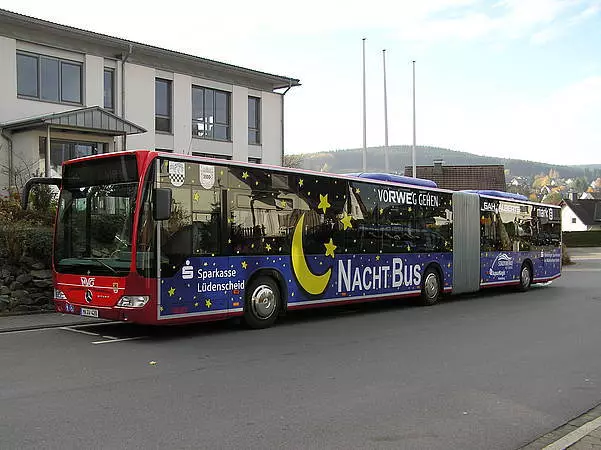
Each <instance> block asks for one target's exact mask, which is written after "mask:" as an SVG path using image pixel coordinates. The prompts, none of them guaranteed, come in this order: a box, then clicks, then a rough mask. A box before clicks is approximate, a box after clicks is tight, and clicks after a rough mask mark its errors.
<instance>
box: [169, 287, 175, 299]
mask: <svg viewBox="0 0 601 450" xmlns="http://www.w3.org/2000/svg"><path fill="white" fill-rule="evenodd" d="M167 292H168V293H169V297H173V294H175V288H174V287H171V289H169V290H168V291H167Z"/></svg>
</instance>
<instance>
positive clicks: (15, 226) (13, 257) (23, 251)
mask: <svg viewBox="0 0 601 450" xmlns="http://www.w3.org/2000/svg"><path fill="white" fill-rule="evenodd" d="M48 191H49V190H48ZM52 198H53V194H52V193H51V192H45V191H44V190H38V192H36V193H35V194H32V204H31V205H32V208H28V209H27V210H24V209H22V208H21V203H20V201H19V195H13V196H10V197H8V198H1V199H0V255H2V256H4V257H5V258H7V259H8V262H9V263H11V264H16V263H18V262H19V260H20V259H21V257H22V256H24V255H28V256H31V257H33V258H34V259H36V260H38V261H40V262H44V263H45V264H49V263H50V259H51V255H52V226H53V222H54V215H55V211H56V205H55V204H54V203H53V200H52ZM34 199H35V200H34Z"/></svg>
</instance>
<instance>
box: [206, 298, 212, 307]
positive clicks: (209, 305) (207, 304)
mask: <svg viewBox="0 0 601 450" xmlns="http://www.w3.org/2000/svg"><path fill="white" fill-rule="evenodd" d="M205 305H206V306H207V308H210V307H211V305H212V303H211V300H210V299H207V301H206V302H205Z"/></svg>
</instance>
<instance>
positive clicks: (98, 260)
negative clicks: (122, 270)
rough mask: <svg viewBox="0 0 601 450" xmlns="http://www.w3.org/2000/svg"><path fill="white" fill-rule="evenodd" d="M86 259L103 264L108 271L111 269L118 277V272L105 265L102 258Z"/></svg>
mask: <svg viewBox="0 0 601 450" xmlns="http://www.w3.org/2000/svg"><path fill="white" fill-rule="evenodd" d="M86 259H90V260H92V261H96V262H98V263H100V264H102V265H103V266H104V267H106V268H107V269H110V270H111V272H113V273H114V274H115V275H117V271H116V270H115V269H113V268H112V267H111V266H109V265H108V264H107V263H105V262H104V261H103V260H102V259H100V258H86Z"/></svg>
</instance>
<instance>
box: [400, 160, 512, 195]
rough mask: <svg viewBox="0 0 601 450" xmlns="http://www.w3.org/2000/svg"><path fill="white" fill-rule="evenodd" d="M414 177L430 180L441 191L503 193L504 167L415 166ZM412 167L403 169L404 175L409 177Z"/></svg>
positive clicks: (504, 185) (504, 187) (504, 186)
mask: <svg viewBox="0 0 601 450" xmlns="http://www.w3.org/2000/svg"><path fill="white" fill-rule="evenodd" d="M415 170H416V176H417V177H418V178H425V179H427V180H432V181H434V182H436V184H437V185H438V186H439V187H440V188H442V189H451V190H454V191H459V190H462V189H488V190H495V191H505V190H507V186H506V184H505V167H504V166H503V165H502V164H500V165H497V164H495V165H474V166H445V165H442V164H435V165H433V166H416V167H415ZM412 171H413V169H412V167H410V166H406V167H405V175H407V176H411V174H412Z"/></svg>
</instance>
